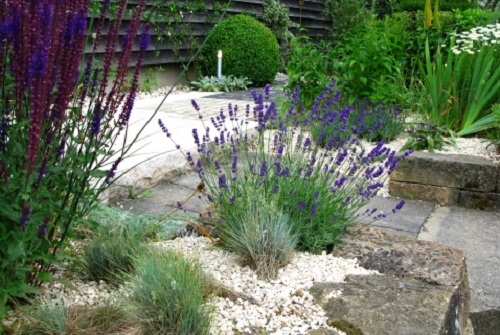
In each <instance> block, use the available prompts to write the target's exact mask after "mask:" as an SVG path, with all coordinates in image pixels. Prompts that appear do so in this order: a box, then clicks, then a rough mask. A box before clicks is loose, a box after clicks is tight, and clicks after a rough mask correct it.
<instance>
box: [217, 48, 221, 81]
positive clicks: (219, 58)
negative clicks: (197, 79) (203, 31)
mask: <svg viewBox="0 0 500 335" xmlns="http://www.w3.org/2000/svg"><path fill="white" fill-rule="evenodd" d="M217 77H218V78H220V77H222V50H219V52H218V53H217Z"/></svg>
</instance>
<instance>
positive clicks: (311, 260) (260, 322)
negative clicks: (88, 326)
mask: <svg viewBox="0 0 500 335" xmlns="http://www.w3.org/2000/svg"><path fill="white" fill-rule="evenodd" d="M154 245H155V246H159V247H162V248H173V249H176V250H179V251H181V252H182V253H183V254H185V255H186V257H188V258H190V257H195V258H196V259H199V261H200V264H201V266H202V268H203V270H204V271H205V272H206V273H207V274H209V275H211V276H212V277H213V278H214V279H216V280H217V281H219V282H221V283H223V284H224V285H225V286H227V287H228V288H231V289H233V290H234V291H236V292H239V293H243V294H244V295H245V296H249V297H251V298H252V299H251V300H252V301H253V302H254V303H252V302H251V301H246V300H242V299H241V298H238V299H237V301H236V302H233V301H231V300H229V299H227V298H220V297H215V298H213V299H212V300H211V301H210V304H211V305H212V306H213V307H214V308H215V317H214V320H213V325H212V330H211V334H213V335H231V334H235V332H236V331H238V332H250V331H251V330H252V329H253V330H255V328H261V329H265V330H266V331H268V332H269V333H270V334H276V335H303V334H307V333H308V331H309V330H314V329H320V328H323V329H332V330H334V331H336V332H337V334H338V335H343V334H344V333H343V332H341V331H338V330H336V329H334V328H331V327H329V326H327V324H326V320H327V318H326V316H325V311H324V310H323V309H322V308H321V307H320V306H319V305H318V304H317V302H316V301H315V300H314V298H313V297H312V295H311V294H310V293H309V291H308V290H309V289H310V288H311V286H312V285H313V284H314V283H316V282H342V281H344V279H345V276H346V275H348V274H359V275H366V274H371V273H377V274H378V272H376V271H370V270H366V269H364V268H361V267H360V266H359V265H358V263H357V260H356V259H343V258H337V257H333V256H332V255H330V254H328V255H327V254H326V253H323V254H322V255H311V254H309V253H296V254H295V257H294V259H293V261H292V262H291V263H290V264H288V265H287V266H286V267H285V268H283V269H281V270H280V272H279V275H278V278H277V279H276V280H274V281H271V282H266V281H263V280H259V279H258V278H257V276H256V274H255V272H254V271H253V270H252V269H250V268H249V267H248V266H246V267H242V266H240V264H239V262H238V258H237V257H236V256H235V255H234V254H230V253H227V252H224V251H222V250H221V249H218V248H215V247H214V246H213V245H212V243H211V242H210V241H209V239H207V238H204V237H193V236H191V237H183V238H177V239H175V240H168V241H162V242H155V243H154ZM56 275H57V276H59V277H64V278H65V279H66V280H68V282H69V284H68V285H63V284H62V283H59V282H53V283H49V284H47V285H45V286H44V287H43V289H44V292H43V294H42V295H41V296H40V299H45V300H52V301H54V302H56V303H58V304H62V303H63V304H65V305H74V304H78V305H96V304H98V303H99V302H100V301H103V300H111V301H113V300H115V299H116V297H118V296H126V295H127V292H126V290H125V289H124V288H123V287H121V288H118V289H116V288H114V287H113V286H111V285H108V284H107V283H105V282H104V281H101V282H99V283H96V282H84V281H83V280H81V279H80V278H78V277H77V276H75V275H72V274H70V273H68V272H66V271H63V269H58V271H57V274H56ZM341 294H342V293H341V292H340V291H338V292H332V293H331V294H330V295H329V296H328V297H329V298H330V297H331V298H335V297H337V296H339V295H341ZM15 318H17V316H16V315H14V314H11V316H10V321H12V320H13V319H15ZM7 321H8V320H7Z"/></svg>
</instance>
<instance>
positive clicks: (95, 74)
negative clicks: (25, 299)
mask: <svg viewBox="0 0 500 335" xmlns="http://www.w3.org/2000/svg"><path fill="white" fill-rule="evenodd" d="M101 3H102V4H103V6H102V7H103V12H102V13H101V15H100V16H99V18H98V19H97V27H96V29H97V30H96V36H95V38H91V37H90V36H86V32H87V22H90V20H88V17H87V13H88V5H89V0H36V1H26V0H8V1H1V2H0V57H1V62H0V198H2V199H0V200H2V201H3V202H4V203H6V202H7V201H10V203H9V210H8V211H6V210H0V222H2V226H3V228H4V230H5V231H6V232H7V234H8V236H9V239H8V240H6V241H2V243H0V258H1V259H2V264H3V266H2V269H0V287H2V289H0V300H1V301H7V299H5V298H6V296H5V294H7V298H9V299H8V300H10V295H13V296H15V295H17V294H19V295H20V296H22V295H23V294H24V293H25V292H22V289H21V290H17V288H23V287H25V286H26V285H24V284H25V283H28V284H32V285H39V284H40V281H39V278H38V277H37V276H38V273H39V271H47V270H48V267H49V266H50V262H51V261H52V258H51V256H54V255H55V254H56V253H57V251H58V249H59V248H60V247H63V246H64V245H65V244H64V242H65V239H67V237H68V234H69V233H70V232H71V231H72V230H73V229H72V227H74V225H75V224H77V223H78V222H80V219H81V218H82V217H83V216H84V215H86V214H87V213H88V212H89V210H90V209H91V208H93V206H94V204H95V203H96V202H97V199H98V196H99V194H100V193H101V192H102V191H104V190H105V189H106V188H107V187H108V186H109V184H111V183H112V182H113V181H114V180H116V178H117V177H118V174H119V173H118V171H117V169H118V166H119V164H120V163H121V162H122V161H123V160H124V159H125V157H126V156H127V153H129V150H130V143H125V141H124V143H123V145H122V147H121V148H120V150H116V149H117V147H119V144H120V143H118V145H116V144H117V143H116V142H117V139H118V137H117V136H118V133H119V132H120V131H121V130H123V129H125V127H127V126H128V122H129V119H130V113H131V111H132V107H133V103H134V99H135V96H136V92H137V89H138V78H139V70H140V67H141V65H142V60H143V58H144V53H145V52H146V50H147V48H148V44H149V41H150V37H149V27H148V26H144V27H143V28H142V30H141V29H140V18H141V13H140V12H141V11H142V9H143V8H144V5H145V0H141V1H138V4H137V5H136V6H135V7H136V8H137V10H136V11H134V13H133V14H132V15H131V17H130V20H129V21H128V22H129V23H130V24H129V25H128V30H127V38H126V39H125V41H124V44H123V51H122V52H121V53H120V54H117V53H116V46H117V45H118V36H119V35H120V33H121V31H120V29H121V27H122V26H123V25H122V23H121V18H122V17H123V16H124V13H125V10H126V6H127V1H126V0H119V1H118V2H117V4H118V11H117V13H116V16H115V17H114V20H109V19H108V17H107V14H106V10H107V9H108V7H109V3H110V1H109V0H105V1H103V2H101ZM127 9H128V8H127ZM127 12H128V10H127ZM106 26H107V27H109V29H108V34H107V38H106V41H105V47H104V49H105V52H104V53H103V61H102V62H101V63H98V62H96V59H95V57H94V56H96V53H98V51H99V50H100V49H102V48H99V41H100V40H102V39H101V38H100V35H101V32H102V30H104V28H105V27H106ZM87 37H88V41H90V42H91V43H94V44H93V46H92V49H91V52H90V53H87V54H86V55H85V57H86V58H85V59H84V61H83V64H81V61H82V56H84V54H83V51H84V45H85V41H86V38H87ZM137 40H138V46H139V47H138V50H134V45H135V42H136V41H137ZM118 51H119V50H118ZM134 51H137V55H138V56H137V58H136V59H137V62H136V63H135V64H132V63H131V62H130V58H131V55H132V53H133V52H134ZM134 65H135V67H133V74H132V78H131V80H130V82H128V79H127V78H128V69H129V67H130V66H134ZM114 66H116V69H117V73H116V74H117V75H116V77H115V79H113V80H110V72H111V69H112V68H113V67H114ZM129 83H130V86H129V87H126V84H129ZM13 248H17V249H19V250H23V253H22V255H20V256H19V255H15V254H14V253H12V252H10V251H9V250H14V249H13ZM17 249H16V250H17ZM34 265H36V266H34ZM33 266H34V267H33ZM6 282H8V283H10V284H12V286H13V287H14V286H15V287H16V290H17V291H16V292H7V293H5V290H3V288H4V287H6ZM0 304H2V302H0ZM3 307H4V306H3V305H0V313H1V312H2V311H4V310H5V309H4V308H3ZM2 316H3V315H0V318H2Z"/></svg>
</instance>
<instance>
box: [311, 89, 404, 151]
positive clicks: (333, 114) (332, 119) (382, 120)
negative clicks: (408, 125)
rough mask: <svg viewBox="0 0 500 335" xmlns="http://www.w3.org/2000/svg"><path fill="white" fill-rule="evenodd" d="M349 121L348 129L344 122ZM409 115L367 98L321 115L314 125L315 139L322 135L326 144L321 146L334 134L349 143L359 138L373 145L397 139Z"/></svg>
mask: <svg viewBox="0 0 500 335" xmlns="http://www.w3.org/2000/svg"><path fill="white" fill-rule="evenodd" d="M345 118H347V127H346V129H345V130H342V128H343V127H344V123H345V121H344V119H345ZM404 127H405V114H404V113H403V112H402V111H401V110H400V109H399V108H398V107H397V106H390V105H388V104H385V103H384V102H382V101H379V102H378V103H377V104H374V103H372V102H370V101H368V100H367V99H364V100H362V101H355V102H354V103H353V104H351V105H349V106H348V107H347V108H338V109H335V108H332V109H329V110H327V111H326V113H324V114H323V113H319V114H318V115H317V116H316V117H315V118H314V119H313V122H312V123H311V134H312V137H313V139H315V140H318V138H319V135H320V134H323V133H324V134H323V135H322V139H323V140H322V142H320V143H318V144H319V145H320V146H322V147H324V146H326V145H327V143H326V141H327V139H329V138H330V137H331V136H332V135H336V136H338V137H339V140H340V139H343V140H347V139H348V138H349V137H351V136H357V137H359V138H362V139H366V140H368V141H370V142H379V141H385V142H390V141H392V140H394V139H395V138H396V137H397V136H398V135H399V134H401V133H402V132H403V131H404Z"/></svg>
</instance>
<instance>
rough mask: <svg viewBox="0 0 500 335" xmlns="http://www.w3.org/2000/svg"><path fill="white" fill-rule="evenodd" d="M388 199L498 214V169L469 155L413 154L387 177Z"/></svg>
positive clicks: (494, 165)
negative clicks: (397, 198)
mask: <svg viewBox="0 0 500 335" xmlns="http://www.w3.org/2000/svg"><path fill="white" fill-rule="evenodd" d="M389 191H390V193H391V195H393V196H397V197H403V198H407V199H418V200H427V201H434V202H436V203H438V204H440V205H443V206H459V207H466V208H472V209H479V210H484V211H493V212H500V165H499V164H495V163H493V162H491V161H489V160H486V159H483V158H480V157H474V156H469V155H455V154H438V153H428V152H415V153H413V154H412V155H410V156H409V157H407V158H405V159H400V162H399V164H398V167H397V168H396V170H395V171H394V172H393V173H392V174H391V176H390V182H389Z"/></svg>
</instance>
